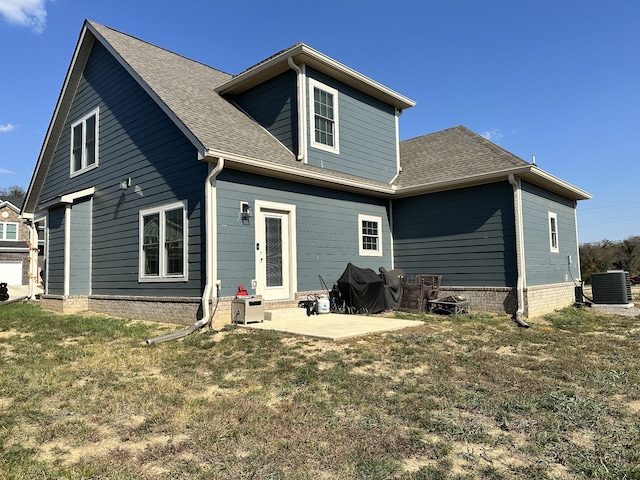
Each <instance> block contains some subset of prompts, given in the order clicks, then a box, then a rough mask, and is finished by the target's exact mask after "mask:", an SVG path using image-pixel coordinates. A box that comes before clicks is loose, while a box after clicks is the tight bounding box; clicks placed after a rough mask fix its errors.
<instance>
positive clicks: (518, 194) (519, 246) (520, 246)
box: [509, 174, 529, 328]
mask: <svg viewBox="0 0 640 480" xmlns="http://www.w3.org/2000/svg"><path fill="white" fill-rule="evenodd" d="M509 183H510V184H511V186H512V187H513V213H514V217H515V223H516V228H515V230H516V231H515V234H516V264H517V269H518V282H517V284H516V292H517V298H518V309H517V310H516V314H515V317H514V320H515V322H516V323H517V324H518V326H520V327H525V328H528V327H529V325H527V323H526V322H525V321H524V320H522V314H523V313H524V277H523V273H524V242H523V237H524V235H523V232H524V228H523V225H522V190H521V188H520V180H519V179H518V180H516V178H515V176H514V175H513V174H510V175H509Z"/></svg>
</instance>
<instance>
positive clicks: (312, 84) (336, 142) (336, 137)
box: [309, 78, 340, 154]
mask: <svg viewBox="0 0 640 480" xmlns="http://www.w3.org/2000/svg"><path fill="white" fill-rule="evenodd" d="M314 88H318V89H320V90H324V91H325V92H327V93H330V94H331V95H333V126H334V132H333V147H332V146H329V145H325V144H324V143H319V142H316V135H315V128H316V122H315V118H316V108H315V101H314V96H313V89H314ZM309 107H310V108H309V116H310V119H309V137H310V140H311V144H310V145H311V146H312V147H313V148H317V149H318V150H324V151H325V152H331V153H335V154H339V153H340V114H339V109H338V90H336V89H335V88H331V87H329V86H328V85H325V84H323V83H320V82H319V81H317V80H315V79H313V78H310V79H309Z"/></svg>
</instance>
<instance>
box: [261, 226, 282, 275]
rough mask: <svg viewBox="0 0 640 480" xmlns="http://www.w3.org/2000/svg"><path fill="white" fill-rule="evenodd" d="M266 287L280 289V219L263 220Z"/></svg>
mask: <svg viewBox="0 0 640 480" xmlns="http://www.w3.org/2000/svg"><path fill="white" fill-rule="evenodd" d="M265 229H266V230H265V240H266V242H267V245H266V250H265V253H266V259H265V260H266V269H267V287H281V286H282V285H283V281H282V280H283V279H282V219H280V218H278V217H266V218H265Z"/></svg>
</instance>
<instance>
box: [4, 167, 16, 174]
mask: <svg viewBox="0 0 640 480" xmlns="http://www.w3.org/2000/svg"><path fill="white" fill-rule="evenodd" d="M3 173H9V174H11V175H13V174H14V173H16V172H12V171H11V170H6V169H4V168H0V174H3Z"/></svg>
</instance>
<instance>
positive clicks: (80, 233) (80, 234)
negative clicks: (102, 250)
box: [69, 200, 91, 295]
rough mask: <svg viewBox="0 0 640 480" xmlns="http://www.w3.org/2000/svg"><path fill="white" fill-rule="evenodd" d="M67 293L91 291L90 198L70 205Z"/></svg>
mask: <svg viewBox="0 0 640 480" xmlns="http://www.w3.org/2000/svg"><path fill="white" fill-rule="evenodd" d="M70 222H71V238H70V239H69V241H70V248H69V262H70V265H69V270H70V272H69V295H89V293H91V200H85V201H83V202H79V203H76V204H74V205H73V206H72V207H71V218H70Z"/></svg>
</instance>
